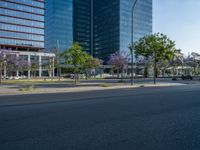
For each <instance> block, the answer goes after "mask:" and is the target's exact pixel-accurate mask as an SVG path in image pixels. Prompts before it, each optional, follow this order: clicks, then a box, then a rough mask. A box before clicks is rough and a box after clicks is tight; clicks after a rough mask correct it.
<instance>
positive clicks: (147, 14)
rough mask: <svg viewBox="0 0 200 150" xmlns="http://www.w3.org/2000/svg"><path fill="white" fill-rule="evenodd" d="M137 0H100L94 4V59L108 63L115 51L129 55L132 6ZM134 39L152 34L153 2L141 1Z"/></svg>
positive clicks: (136, 11) (135, 15)
mask: <svg viewBox="0 0 200 150" xmlns="http://www.w3.org/2000/svg"><path fill="white" fill-rule="evenodd" d="M134 2H135V0H114V1H110V0H101V1H96V2H95V3H94V56H95V57H98V58H101V59H103V60H108V58H109V55H110V54H112V53H114V52H116V51H124V52H125V53H127V54H128V53H129V49H128V46H129V45H130V44H131V30H132V28H131V27H132V22H131V20H132V6H133V4H134ZM133 31H134V36H133V39H134V41H136V40H137V39H139V38H140V37H143V36H145V35H147V34H151V33H152V0H138V1H137V4H136V7H135V9H134V18H133Z"/></svg>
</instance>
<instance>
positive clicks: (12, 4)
mask: <svg viewBox="0 0 200 150" xmlns="http://www.w3.org/2000/svg"><path fill="white" fill-rule="evenodd" d="M0 46H1V47H2V48H9V49H15V50H34V51H37V50H40V49H44V0H38V1H36V0H0Z"/></svg>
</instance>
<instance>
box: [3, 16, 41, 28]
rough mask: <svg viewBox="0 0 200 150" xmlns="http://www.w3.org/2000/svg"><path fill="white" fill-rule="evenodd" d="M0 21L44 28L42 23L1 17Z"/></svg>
mask: <svg viewBox="0 0 200 150" xmlns="http://www.w3.org/2000/svg"><path fill="white" fill-rule="evenodd" d="M0 21H1V22H6V23H13V24H20V25H26V26H34V27H38V28H44V22H37V21H31V20H24V19H19V18H12V17H6V16H1V19H0Z"/></svg>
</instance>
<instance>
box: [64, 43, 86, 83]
mask: <svg viewBox="0 0 200 150" xmlns="http://www.w3.org/2000/svg"><path fill="white" fill-rule="evenodd" d="M61 56H62V57H63V58H64V59H65V63H66V64H67V65H72V66H73V67H74V79H75V83H77V82H78V73H79V72H80V69H81V67H82V66H83V65H84V63H85V59H86V56H87V54H86V52H84V51H83V49H82V47H81V46H80V45H79V44H78V43H73V44H72V46H71V47H70V48H69V49H67V50H66V51H64V52H63V53H62V54H61Z"/></svg>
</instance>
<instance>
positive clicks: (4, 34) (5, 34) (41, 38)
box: [0, 31, 44, 42]
mask: <svg viewBox="0 0 200 150" xmlns="http://www.w3.org/2000/svg"><path fill="white" fill-rule="evenodd" d="M0 35H1V36H2V37H10V38H19V39H27V40H34V41H41V42H42V41H44V36H42V35H32V34H24V33H16V32H8V31H0Z"/></svg>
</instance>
